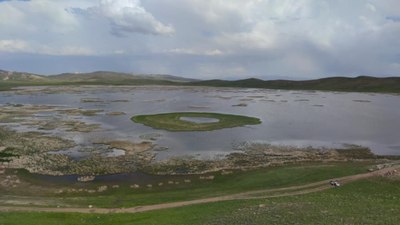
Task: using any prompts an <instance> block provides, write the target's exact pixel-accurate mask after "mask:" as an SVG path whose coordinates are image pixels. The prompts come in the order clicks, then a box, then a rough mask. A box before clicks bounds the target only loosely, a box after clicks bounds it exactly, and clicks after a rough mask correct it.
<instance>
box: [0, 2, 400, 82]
mask: <svg viewBox="0 0 400 225" xmlns="http://www.w3.org/2000/svg"><path fill="white" fill-rule="evenodd" d="M0 69H3V70H9V71H24V72H32V73H38V74H45V75H50V74H57V73H62V72H91V71H98V70H108V71H118V72H129V73H146V74H171V75H178V76H185V77H192V78H199V79H212V78H219V79H242V78H248V77H257V78H262V79H278V78H283V79H288V78H290V79H313V78H321V77H329V76H350V77H354V76H358V75H371V76H381V77H383V76H400V1H399V0H351V1H349V0H246V1H243V0H209V1H207V0H0Z"/></svg>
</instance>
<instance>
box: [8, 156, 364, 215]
mask: <svg viewBox="0 0 400 225" xmlns="http://www.w3.org/2000/svg"><path fill="white" fill-rule="evenodd" d="M368 165H370V164H366V163H334V164H326V165H320V164H315V165H312V164H305V165H297V166H280V167H274V168H264V169H258V170H254V171H246V172H235V173H233V174H230V175H217V174H215V179H214V180H210V181H204V180H203V181H202V180H199V179H198V176H196V178H197V179H196V178H194V177H193V179H192V182H191V183H184V182H183V179H184V178H180V177H179V176H175V177H174V178H171V177H168V178H167V180H173V181H179V182H180V184H179V185H167V184H166V182H164V183H165V185H164V186H162V187H158V186H157V185H156V184H153V188H146V187H144V188H141V189H137V190H136V189H132V188H129V181H127V182H126V184H122V185H120V188H118V189H110V190H109V191H107V192H104V193H96V194H86V193H81V194H61V195H54V194H43V193H26V191H28V192H29V191H30V190H29V189H28V190H23V192H25V193H21V192H8V193H5V192H3V193H4V194H7V195H17V196H24V195H26V196H32V195H33V196H36V197H44V198H52V199H54V200H60V201H62V202H64V203H67V204H70V205H75V206H83V207H87V205H89V204H91V205H94V206H96V207H107V208H115V207H131V206H138V205H149V204H157V203H165V202H174V201H183V200H192V199H199V198H205V197H211V196H221V195H227V194H233V193H239V192H244V191H250V190H259V189H266V188H279V187H288V186H293V185H301V184H306V183H311V182H316V181H321V180H326V179H332V178H334V177H342V176H347V175H352V174H358V173H364V172H365V171H366V168H367V167H368ZM22 179H29V177H26V178H23V177H22ZM185 179H187V178H185ZM167 180H166V181H167ZM30 182H31V183H34V182H35V181H34V180H31V181H30ZM133 182H134V181H133ZM38 184H40V183H38ZM42 185H47V184H42ZM48 185H54V184H48ZM75 188H77V187H75ZM61 198H62V199H61Z"/></svg>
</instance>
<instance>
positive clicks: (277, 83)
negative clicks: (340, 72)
mask: <svg viewBox="0 0 400 225" xmlns="http://www.w3.org/2000/svg"><path fill="white" fill-rule="evenodd" d="M189 85H195V86H213V87H245V88H267V89H284V90H323V91H351V92H393V93H400V77H386V78H377V77H368V76H359V77H356V78H348V77H329V78H322V79H316V80H304V81H292V80H260V79H255V78H250V79H244V80H235V81H226V80H206V81H198V82H190V83H189Z"/></svg>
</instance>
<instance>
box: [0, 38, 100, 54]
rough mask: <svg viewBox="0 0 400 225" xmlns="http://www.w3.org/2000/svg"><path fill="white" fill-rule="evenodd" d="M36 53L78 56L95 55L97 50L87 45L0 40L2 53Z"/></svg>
mask: <svg viewBox="0 0 400 225" xmlns="http://www.w3.org/2000/svg"><path fill="white" fill-rule="evenodd" d="M1 52H3V53H4V52H5V53H34V54H44V55H61V56H69V55H72V56H78V55H94V54H95V52H94V51H93V50H91V49H89V48H86V47H77V46H62V47H54V46H50V45H42V44H31V43H29V42H27V41H24V40H0V53H1Z"/></svg>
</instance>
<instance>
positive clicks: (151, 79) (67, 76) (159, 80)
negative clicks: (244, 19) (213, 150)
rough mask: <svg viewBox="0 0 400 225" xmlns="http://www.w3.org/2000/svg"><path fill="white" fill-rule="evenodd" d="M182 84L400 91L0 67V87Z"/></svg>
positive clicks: (368, 83)
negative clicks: (40, 72) (42, 72)
mask: <svg viewBox="0 0 400 225" xmlns="http://www.w3.org/2000/svg"><path fill="white" fill-rule="evenodd" d="M70 84H87V85H93V84H96V85H182V86H183V85H184V86H212V87H241V88H267V89H284V90H322V91H346V92H382V93H389V92H392V93H400V77H385V78H378V77H370V76H359V77H355V78H349V77H329V78H322V79H315V80H302V81H293V80H260V79H256V78H249V79H243V80H235V81H228V80H195V79H188V78H183V77H177V76H172V75H160V74H129V73H118V72H109V71H97V72H92V73H63V74H58V75H52V76H42V75H37V74H31V73H24V72H10V71H4V70H0V90H8V89H10V88H11V87H15V86H22V85H70Z"/></svg>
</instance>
